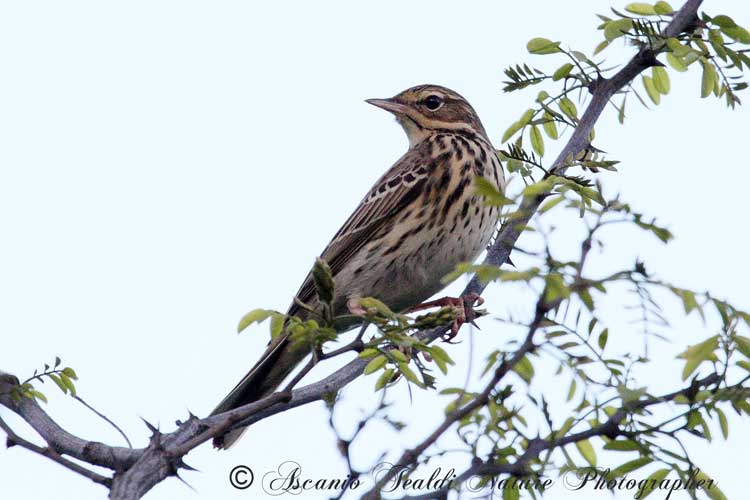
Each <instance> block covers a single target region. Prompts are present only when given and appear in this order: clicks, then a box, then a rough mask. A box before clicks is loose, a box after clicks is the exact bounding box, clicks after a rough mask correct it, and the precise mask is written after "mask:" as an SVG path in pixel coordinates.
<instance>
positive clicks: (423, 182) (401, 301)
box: [211, 85, 506, 448]
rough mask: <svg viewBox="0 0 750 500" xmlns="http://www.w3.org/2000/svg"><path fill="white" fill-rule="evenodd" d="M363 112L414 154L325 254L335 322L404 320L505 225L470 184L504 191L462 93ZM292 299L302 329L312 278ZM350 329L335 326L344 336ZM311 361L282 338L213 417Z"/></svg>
mask: <svg viewBox="0 0 750 500" xmlns="http://www.w3.org/2000/svg"><path fill="white" fill-rule="evenodd" d="M366 102H367V103H369V104H372V105H373V106H376V107H378V108H382V109H384V110H386V111H388V112H390V113H392V114H393V115H394V116H395V118H396V121H397V122H398V123H399V124H400V125H401V127H403V129H404V132H405V133H406V136H407V138H408V141H409V148H408V150H407V151H406V153H405V154H404V155H403V156H402V157H401V158H400V159H399V160H398V161H396V163H395V164H394V165H393V166H392V167H391V168H390V169H389V170H388V171H387V172H385V174H383V175H382V176H381V177H380V179H378V181H377V182H376V183H375V184H374V185H373V187H372V188H371V189H370V191H369V192H368V193H367V194H366V195H365V197H364V198H363V199H362V201H361V202H360V203H359V205H358V206H357V207H356V209H355V210H354V212H353V213H352V214H351V215H350V216H349V218H348V219H347V220H346V221H345V222H344V224H343V225H342V226H341V229H339V230H338V232H337V233H336V234H335V235H334V236H333V238H332V239H331V241H330V243H328V245H327V246H326V247H325V249H324V250H323V252H322V253H321V254H320V258H321V259H323V260H324V261H325V262H326V263H327V264H328V265H329V266H330V270H331V273H332V276H333V279H334V282H335V290H336V292H335V297H334V300H333V303H332V309H333V313H334V314H335V315H343V314H347V313H348V311H350V310H351V309H350V308H351V305H352V301H355V302H356V300H357V299H358V298H361V297H375V298H377V299H379V300H380V301H381V302H383V303H384V304H386V305H387V306H388V307H389V308H390V309H391V310H393V311H396V312H408V311H411V310H414V309H417V308H419V307H420V304H423V303H424V301H425V300H426V299H428V298H430V297H432V296H433V295H435V294H437V293H438V292H440V291H441V290H442V289H443V288H444V287H445V286H446V283H444V282H443V281H442V278H443V277H444V276H446V275H447V274H448V273H450V272H451V271H453V270H454V269H455V267H456V265H457V264H459V263H461V262H467V261H474V260H475V259H476V258H477V257H478V256H479V254H480V253H481V252H482V251H483V250H484V249H485V247H486V246H487V245H488V243H489V242H490V239H491V237H492V235H493V234H494V232H495V230H496V227H497V224H498V221H499V218H500V208H499V207H497V206H489V205H486V204H484V203H483V199H482V197H481V196H479V195H478V194H477V193H476V191H475V190H474V186H473V179H474V177H475V176H481V177H484V178H485V179H487V180H488V181H490V182H491V183H492V184H493V185H494V187H495V188H496V189H497V190H499V191H500V192H503V191H504V189H505V184H506V183H505V176H504V174H503V168H502V165H501V162H500V160H499V158H498V156H497V154H496V151H495V148H494V147H493V145H492V143H491V141H490V139H489V137H488V135H487V132H486V131H485V128H484V126H483V125H482V122H481V121H480V120H479V117H478V115H477V113H476V111H475V110H474V108H473V107H472V106H471V105H470V104H469V103H468V102H467V101H466V99H464V98H463V97H462V96H461V95H459V94H458V93H457V92H454V91H453V90H450V89H448V88H446V87H443V86H440V85H418V86H415V87H411V88H408V89H406V90H404V91H403V92H400V93H399V94H397V95H395V96H394V97H391V98H387V99H367V100H366ZM296 299H298V300H295V301H294V302H293V303H292V305H291V306H290V307H289V309H288V312H287V315H288V316H298V317H300V318H301V319H305V318H306V317H307V315H308V314H309V313H308V311H307V310H305V308H303V307H300V305H299V302H302V303H306V304H311V305H313V306H315V304H316V300H317V296H316V293H315V284H314V280H313V277H312V271H311V272H310V274H308V275H307V277H306V278H305V280H304V281H303V283H302V286H301V287H300V289H299V291H298V292H297V294H296ZM452 300H453V302H451V300H449V303H452V304H453V303H455V301H456V300H459V299H452ZM435 302H436V301H433V302H432V303H429V304H431V305H434V303H435ZM458 326H460V325H458ZM455 327H456V325H455V324H454V328H455ZM351 328H352V325H351V324H348V325H346V324H345V325H336V329H337V331H339V333H341V332H343V331H345V330H348V329H351ZM308 354H310V350H309V347H305V346H303V347H299V346H295V345H292V344H291V342H290V341H289V339H288V334H286V333H282V334H280V335H279V336H277V337H276V338H274V339H273V340H272V341H271V342H270V343H269V345H268V347H267V349H266V351H265V352H264V353H263V355H262V356H261V358H260V359H259V361H258V362H257V363H256V364H255V365H254V366H253V367H252V368H251V369H250V371H249V372H248V374H247V375H245V377H244V378H243V379H242V380H241V381H240V382H239V383H238V384H237V385H236V387H235V388H234V389H233V390H232V391H231V392H230V393H229V394H228V395H227V396H226V397H225V398H224V399H223V400H222V401H221V402H220V403H219V405H218V406H217V407H216V408H215V409H214V411H213V412H212V413H211V415H216V414H219V413H223V412H225V411H228V410H231V409H234V408H237V407H240V406H243V405H245V404H248V403H251V402H253V401H257V400H259V399H261V398H263V397H265V396H266V395H269V394H271V393H272V392H274V391H275V390H276V389H277V388H278V387H279V385H280V384H281V382H283V380H284V379H285V378H286V377H287V376H288V375H289V374H290V373H291V372H292V371H293V370H294V368H295V367H296V366H298V365H299V364H300V363H301V362H302V361H303V360H304V359H305V357H306V356H307V355H308ZM244 430H245V429H236V430H231V431H229V432H228V433H226V434H224V435H223V436H218V437H216V438H215V439H214V446H215V447H217V448H229V447H230V446H231V445H233V444H234V443H235V442H236V441H237V439H239V437H240V436H241V435H242V433H243V432H244Z"/></svg>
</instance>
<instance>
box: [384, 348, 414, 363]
mask: <svg viewBox="0 0 750 500" xmlns="http://www.w3.org/2000/svg"><path fill="white" fill-rule="evenodd" d="M388 353H389V354H390V355H391V356H392V357H393V359H395V360H396V361H397V362H399V363H407V362H408V361H409V360H408V359H407V358H406V354H404V353H403V352H401V351H399V350H398V349H391V350H390V351H388Z"/></svg>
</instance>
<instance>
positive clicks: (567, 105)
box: [558, 97, 578, 121]
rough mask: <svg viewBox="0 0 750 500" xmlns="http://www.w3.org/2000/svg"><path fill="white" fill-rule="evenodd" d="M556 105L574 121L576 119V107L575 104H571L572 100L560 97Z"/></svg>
mask: <svg viewBox="0 0 750 500" xmlns="http://www.w3.org/2000/svg"><path fill="white" fill-rule="evenodd" d="M558 106H559V107H560V111H562V112H563V113H565V114H566V115H567V116H568V117H569V118H571V119H572V120H574V121H575V120H577V119H578V109H577V108H576V105H575V104H573V101H571V100H570V99H568V98H567V97H563V98H562V99H560V102H559V104H558Z"/></svg>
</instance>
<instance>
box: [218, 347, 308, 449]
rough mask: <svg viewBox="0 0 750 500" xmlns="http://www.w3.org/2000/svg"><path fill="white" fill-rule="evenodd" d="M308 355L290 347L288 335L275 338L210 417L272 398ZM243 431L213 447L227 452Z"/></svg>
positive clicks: (229, 435) (303, 350)
mask: <svg viewBox="0 0 750 500" xmlns="http://www.w3.org/2000/svg"><path fill="white" fill-rule="evenodd" d="M308 353H309V350H307V349H304V348H302V349H300V348H299V347H298V348H295V347H294V346H291V345H290V342H289V340H288V338H287V335H285V334H282V335H280V336H278V337H277V338H275V339H274V340H273V341H272V342H271V343H270V344H269V345H268V348H267V349H266V351H265V352H264V353H263V356H261V358H260V360H259V361H258V362H257V363H256V364H255V366H253V367H252V368H251V369H250V371H249V372H248V373H247V375H245V376H244V377H243V378H242V380H240V382H239V384H237V385H236V386H235V388H234V389H232V391H231V392H230V393H229V394H227V396H226V397H225V398H224V399H222V400H221V403H219V405H218V406H217V407H216V408H215V409H214V411H212V412H211V415H216V414H218V413H224V412H225V411H229V410H233V409H235V408H238V407H240V406H243V405H246V404H248V403H252V402H253V401H257V400H259V399H261V398H263V397H265V396H267V395H269V394H271V393H272V392H274V391H275V390H276V389H277V388H278V387H279V385H281V383H282V382H283V381H284V379H285V378H286V377H287V375H289V374H290V373H291V372H292V371H293V370H294V368H295V367H296V366H297V365H298V364H299V363H300V362H301V361H302V360H303V359H304V358H305V356H306V355H307V354H308ZM246 429H247V428H242V429H236V430H233V431H229V432H228V433H226V434H224V435H223V436H217V437H216V438H214V447H216V448H221V449H228V448H229V447H231V446H232V445H233V444H234V443H235V442H236V441H237V440H238V439H239V438H240V436H242V434H244V432H245V430H246Z"/></svg>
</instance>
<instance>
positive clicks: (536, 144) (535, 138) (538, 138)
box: [529, 125, 544, 156]
mask: <svg viewBox="0 0 750 500" xmlns="http://www.w3.org/2000/svg"><path fill="white" fill-rule="evenodd" d="M529 135H530V137H531V147H532V148H533V149H534V152H535V153H536V154H538V155H539V156H544V137H542V132H541V131H540V130H539V127H537V126H536V125H532V127H531V132H530V133H529Z"/></svg>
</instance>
